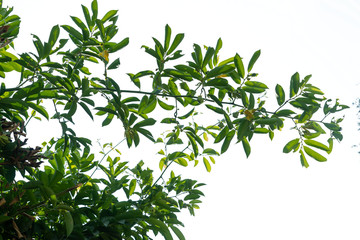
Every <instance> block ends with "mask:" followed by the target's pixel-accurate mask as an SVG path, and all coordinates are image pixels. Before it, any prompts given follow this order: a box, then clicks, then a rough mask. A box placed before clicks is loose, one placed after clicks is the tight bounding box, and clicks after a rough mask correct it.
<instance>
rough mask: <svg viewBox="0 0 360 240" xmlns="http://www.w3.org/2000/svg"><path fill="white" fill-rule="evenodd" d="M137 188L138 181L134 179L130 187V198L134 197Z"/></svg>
mask: <svg viewBox="0 0 360 240" xmlns="http://www.w3.org/2000/svg"><path fill="white" fill-rule="evenodd" d="M135 188H136V179H132V180H131V181H130V185H129V196H131V195H133V193H134V192H135Z"/></svg>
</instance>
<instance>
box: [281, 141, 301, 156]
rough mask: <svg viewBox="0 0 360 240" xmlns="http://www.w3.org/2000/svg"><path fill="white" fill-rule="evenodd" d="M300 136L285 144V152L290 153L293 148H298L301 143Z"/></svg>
mask: <svg viewBox="0 0 360 240" xmlns="http://www.w3.org/2000/svg"><path fill="white" fill-rule="evenodd" d="M299 140H300V139H299V138H295V139H293V140H291V141H289V142H288V143H287V144H286V145H285V146H284V149H283V153H289V152H291V151H292V150H294V149H296V147H297V146H298V144H299Z"/></svg>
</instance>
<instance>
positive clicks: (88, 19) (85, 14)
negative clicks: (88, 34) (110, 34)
mask: <svg viewBox="0 0 360 240" xmlns="http://www.w3.org/2000/svg"><path fill="white" fill-rule="evenodd" d="M81 7H82V10H83V13H84V16H85V20H86V23H87V25H88V27H89V29H90V31H92V28H93V27H94V24H93V23H94V22H93V21H91V18H90V13H89V9H88V8H87V7H85V6H84V5H81Z"/></svg>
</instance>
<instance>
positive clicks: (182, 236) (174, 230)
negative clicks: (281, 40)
mask: <svg viewBox="0 0 360 240" xmlns="http://www.w3.org/2000/svg"><path fill="white" fill-rule="evenodd" d="M170 228H171V230H173V232H174V233H175V235H176V236H177V237H178V238H179V240H185V236H184V235H183V234H182V232H181V231H180V230H179V229H178V228H177V227H175V226H170Z"/></svg>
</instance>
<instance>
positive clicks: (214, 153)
mask: <svg viewBox="0 0 360 240" xmlns="http://www.w3.org/2000/svg"><path fill="white" fill-rule="evenodd" d="M202 154H206V155H217V156H219V155H220V154H219V153H218V152H217V151H215V150H214V149H212V148H206V149H204V151H203V153H202Z"/></svg>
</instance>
